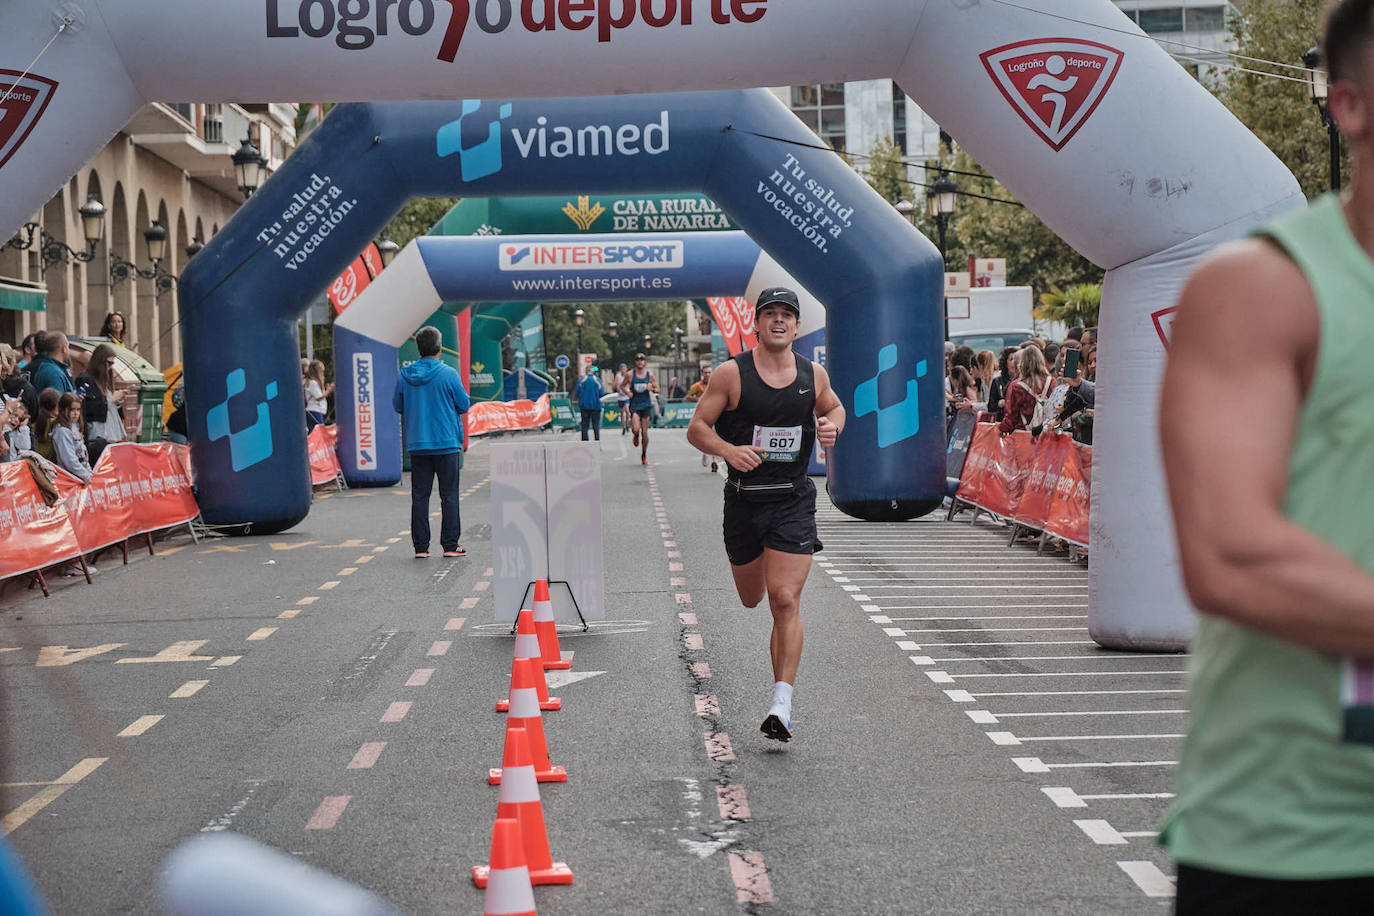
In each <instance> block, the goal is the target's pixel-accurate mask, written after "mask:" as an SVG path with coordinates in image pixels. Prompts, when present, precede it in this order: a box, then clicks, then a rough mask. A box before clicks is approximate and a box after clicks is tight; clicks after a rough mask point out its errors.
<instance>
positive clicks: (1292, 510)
mask: <svg viewBox="0 0 1374 916" xmlns="http://www.w3.org/2000/svg"><path fill="white" fill-rule="evenodd" d="M1257 234H1259V235H1261V236H1263V237H1267V238H1270V239H1272V240H1273V241H1275V242H1276V243H1278V245H1279V246H1281V247H1282V248H1283V249H1284V250H1285V251H1286V252H1287V253H1288V255H1289V257H1291V258H1292V259H1293V261H1294V262H1295V263H1296V264H1297V265H1298V266H1299V267H1300V268H1302V271H1303V273H1305V274H1306V275H1307V280H1308V282H1309V283H1310V284H1311V285H1312V289H1313V291H1314V293H1315V296H1316V300H1317V309H1318V314H1319V316H1320V322H1321V324H1320V336H1319V344H1318V347H1319V349H1318V355H1317V365H1316V368H1315V371H1314V374H1313V378H1312V385H1311V390H1310V391H1309V392H1308V394H1307V399H1306V401H1305V402H1304V404H1303V406H1302V410H1301V413H1300V416H1299V419H1298V426H1297V432H1296V435H1295V438H1294V444H1293V452H1292V457H1291V459H1290V463H1289V473H1288V488H1287V494H1286V497H1285V501H1284V514H1285V516H1286V517H1287V518H1289V519H1290V520H1292V521H1293V522H1295V523H1297V524H1298V525H1301V526H1302V527H1303V528H1305V529H1307V530H1308V531H1311V532H1312V533H1313V534H1315V535H1317V536H1318V537H1320V538H1322V539H1323V540H1324V541H1326V542H1327V543H1329V544H1331V545H1332V546H1334V547H1335V548H1336V549H1338V550H1340V551H1341V552H1342V553H1343V554H1345V555H1346V556H1348V557H1350V558H1351V559H1352V560H1354V561H1355V562H1356V563H1358V564H1359V565H1360V566H1361V567H1363V568H1364V569H1365V570H1366V571H1367V572H1370V573H1374V386H1371V383H1370V380H1369V372H1368V368H1367V365H1368V353H1369V345H1370V342H1371V341H1374V262H1371V261H1370V259H1369V256H1368V255H1366V254H1365V252H1364V250H1363V249H1362V248H1360V246H1359V244H1358V243H1357V242H1356V241H1355V238H1354V236H1352V235H1351V234H1350V230H1349V228H1348V227H1347V225H1346V222H1345V218H1344V215H1343V214H1342V212H1341V207H1340V202H1339V200H1338V199H1337V198H1336V197H1334V196H1331V195H1328V196H1326V197H1323V198H1321V199H1320V200H1318V201H1316V202H1314V203H1313V204H1312V206H1310V207H1309V208H1308V209H1306V210H1302V211H1297V212H1294V213H1289V214H1286V215H1285V216H1283V217H1281V218H1280V219H1278V220H1277V221H1275V222H1273V223H1271V224H1270V225H1268V226H1267V227H1265V228H1263V229H1262V230H1260V232H1259V233H1257ZM1241 383H1242V384H1243V382H1241ZM1191 669H1192V671H1191V683H1190V694H1191V697H1190V705H1191V707H1192V723H1191V727H1190V729H1189V733H1188V738H1187V740H1186V741H1185V742H1184V745H1183V753H1182V756H1181V758H1180V761H1179V774H1178V785H1179V791H1178V797H1177V799H1176V800H1175V802H1174V804H1173V806H1172V807H1171V809H1170V811H1169V814H1168V815H1167V816H1166V818H1165V823H1164V827H1163V829H1162V831H1161V834H1160V837H1161V842H1162V843H1163V844H1164V845H1165V846H1167V847H1168V848H1169V850H1170V851H1171V852H1172V854H1173V855H1174V858H1175V859H1177V860H1178V861H1179V862H1182V863H1185V864H1188V865H1194V866H1198V867H1201V868H1209V869H1214V870H1217V871H1225V872H1232V873H1236V874H1243V875H1254V876H1260V877H1267V878H1278V879H1289V880H1302V879H1322V878H1342V877H1357V876H1369V875H1374V728H1370V727H1369V726H1370V722H1369V720H1370V719H1374V699H1369V698H1366V699H1365V703H1366V704H1367V705H1366V706H1365V707H1364V708H1363V709H1352V710H1351V711H1350V715H1347V712H1346V709H1345V708H1344V703H1343V686H1345V687H1346V689H1347V690H1348V689H1350V688H1349V685H1350V684H1351V683H1352V682H1351V681H1349V680H1347V679H1348V678H1349V677H1351V675H1352V674H1356V673H1358V670H1359V669H1358V668H1356V667H1355V666H1352V665H1351V664H1349V663H1348V662H1347V661H1346V660H1345V659H1342V658H1341V657H1339V656H1336V655H1331V654H1328V653H1326V652H1319V651H1317V650H1315V649H1308V648H1304V647H1302V646H1297V645H1293V644H1292V643H1287V642H1283V641H1281V640H1278V639H1274V638H1271V637H1269V636H1264V635H1261V634H1260V633H1257V632H1255V631H1253V630H1250V629H1247V628H1245V627H1242V626H1239V625H1237V624H1235V623H1231V622H1230V621H1227V620H1223V619H1221V618H1218V617H1212V616H1208V615H1201V617H1200V619H1199V623H1198V634H1197V638H1196V640H1195V641H1194V643H1193V646H1192V660H1191ZM1369 674H1370V679H1369V681H1368V684H1369V686H1367V687H1366V688H1365V693H1367V694H1369V695H1370V696H1374V689H1370V688H1371V687H1374V665H1372V666H1370V667H1369Z"/></svg>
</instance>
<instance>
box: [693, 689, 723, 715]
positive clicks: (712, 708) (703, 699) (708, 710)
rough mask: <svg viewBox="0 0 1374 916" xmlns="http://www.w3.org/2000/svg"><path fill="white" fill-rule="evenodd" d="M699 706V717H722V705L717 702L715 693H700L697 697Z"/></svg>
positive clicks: (695, 698)
mask: <svg viewBox="0 0 1374 916" xmlns="http://www.w3.org/2000/svg"><path fill="white" fill-rule="evenodd" d="M693 699H694V700H696V704H697V715H699V716H718V715H720V703H719V702H718V701H717V700H716V695H715V694H714V693H699V694H697V695H696V696H695V697H693Z"/></svg>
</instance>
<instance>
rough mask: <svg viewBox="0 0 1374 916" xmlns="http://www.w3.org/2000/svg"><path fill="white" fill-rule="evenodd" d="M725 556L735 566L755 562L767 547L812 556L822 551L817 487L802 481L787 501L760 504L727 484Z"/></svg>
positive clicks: (779, 500) (724, 525)
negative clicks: (818, 524)
mask: <svg viewBox="0 0 1374 916" xmlns="http://www.w3.org/2000/svg"><path fill="white" fill-rule="evenodd" d="M722 527H723V529H724V531H725V555H726V556H727V557H729V559H730V563H731V565H733V566H743V565H744V564H746V563H752V562H753V561H754V560H756V559H758V557H759V555H760V554H762V553H763V551H764V548H767V549H769V550H776V551H779V552H781V553H795V554H806V555H810V554H813V553H819V552H820V550H821V541H820V538H818V537H817V536H816V485H815V484H813V483H812V482H811V479H810V478H809V477H807V478H803V480H802V483H801V485H800V486H799V487H798V489H797V490H796V492H794V493H793V494H792V495H791V496H788V497H786V498H785V499H778V500H771V501H768V502H760V501H756V500H753V499H750V498H749V497H747V496H743V495H741V494H740V493H739V492H738V491H737V490H736V489H735V488H734V487H733V486H732V485H730V484H728V483H727V484H726V485H725V519H724V522H723V524H722Z"/></svg>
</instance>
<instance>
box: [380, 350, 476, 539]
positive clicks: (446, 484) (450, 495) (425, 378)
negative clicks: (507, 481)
mask: <svg viewBox="0 0 1374 916" xmlns="http://www.w3.org/2000/svg"><path fill="white" fill-rule="evenodd" d="M441 339H442V338H441V336H440V334H439V329H438V328H435V327H431V326H429V325H426V326H425V327H423V328H420V330H419V331H417V332H416V334H415V345H416V347H417V348H418V349H419V351H420V359H418V360H416V361H415V362H413V363H411V364H410V365H409V366H406V367H405V368H404V369H402V370H401V375H400V378H398V379H397V380H396V393H395V394H394V395H392V398H391V403H392V406H394V407H395V408H396V412H397V413H399V414H400V415H401V416H402V417H404V418H405V431H406V447H407V448H408V449H409V450H410V540H411V541H412V542H413V543H414V545H415V558H416V559H421V560H422V559H425V558H427V557H428V556H429V493H430V490H431V489H432V488H433V486H434V478H435V477H436V476H437V477H438V478H439V508H440V509H441V510H442V513H443V519H442V522H441V524H440V527H439V544H440V546H441V547H443V549H444V556H446V557H465V556H467V551H466V550H464V549H463V545H461V544H459V543H458V533H459V531H460V530H461V527H462V526H461V524H460V522H459V518H458V468H459V462H460V459H461V456H462V452H463V421H462V418H461V415H462V414H465V413H467V411H468V408H469V407H470V406H472V401H471V399H469V398H468V393H467V391H466V390H465V389H464V388H463V382H462V380H461V379H459V378H458V373H457V372H456V371H454V369H453V367H452V366H449V365H447V364H446V363H445V362H444V361H443V360H442V359H440V358H439V351H440V345H439V344H440V340H441Z"/></svg>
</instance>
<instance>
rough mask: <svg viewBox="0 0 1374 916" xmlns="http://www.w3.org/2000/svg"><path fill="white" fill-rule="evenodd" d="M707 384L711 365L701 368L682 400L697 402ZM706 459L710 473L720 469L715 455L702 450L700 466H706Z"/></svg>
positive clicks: (709, 382)
mask: <svg viewBox="0 0 1374 916" xmlns="http://www.w3.org/2000/svg"><path fill="white" fill-rule="evenodd" d="M709 384H711V367H710V366H707V367H706V368H705V369H702V370H701V378H700V379H699V380H698V381H695V382H693V383H692V387H691V388H688V389H687V397H686V398H685V399H684V400H687V401H690V402H691V403H693V404H695V403H697V402H698V401H700V400H701V396H702V395H704V394H705V393H706V386H707V385H709ZM707 459H710V461H711V473H712V474H714V473H716V471H717V470H719V469H720V466H719V465H718V464H717V463H716V456H715V455H708V454H706V453H705V452H702V453H701V466H702V467H706V461H707Z"/></svg>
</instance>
